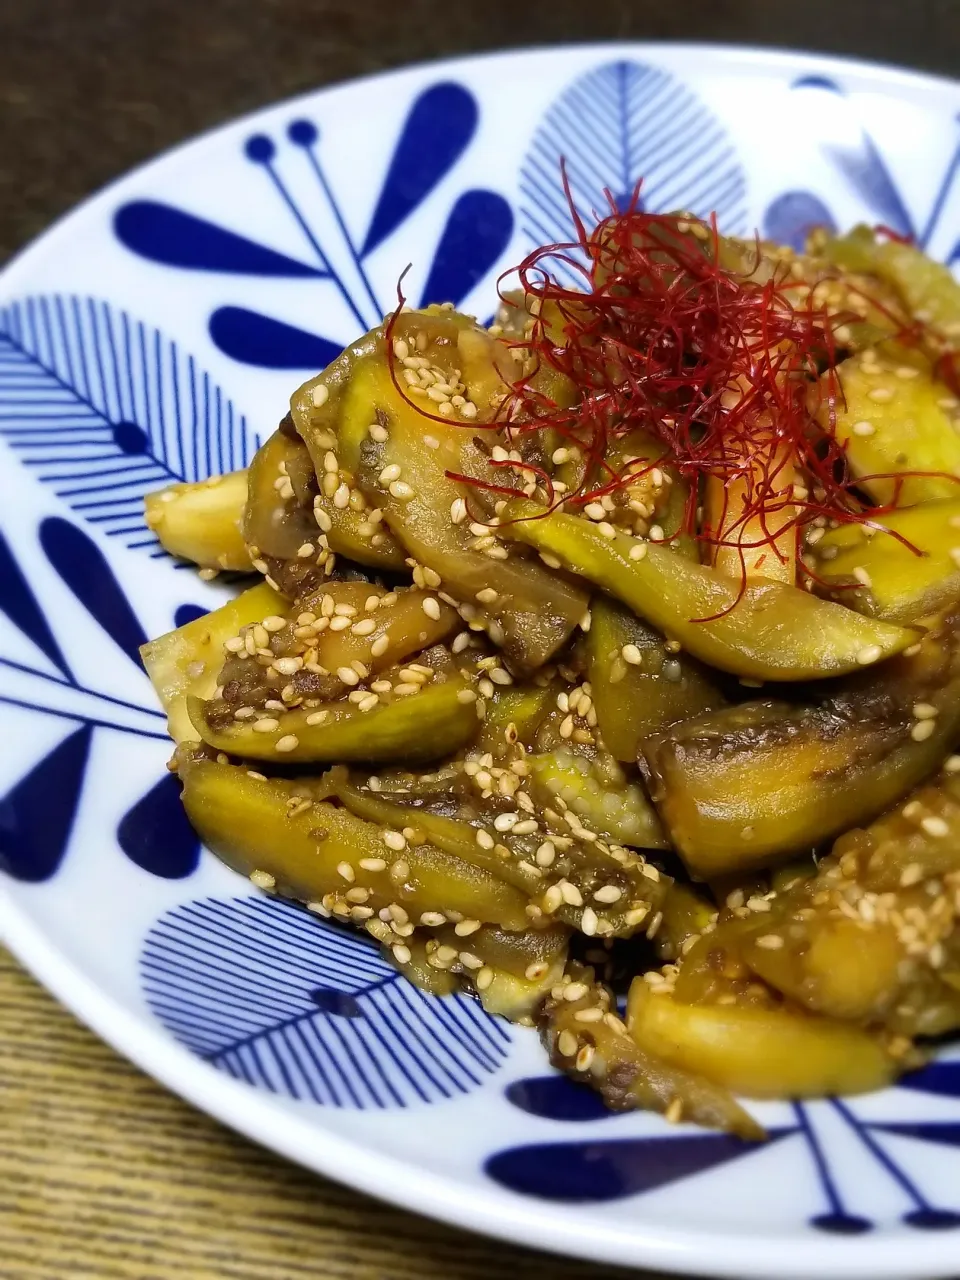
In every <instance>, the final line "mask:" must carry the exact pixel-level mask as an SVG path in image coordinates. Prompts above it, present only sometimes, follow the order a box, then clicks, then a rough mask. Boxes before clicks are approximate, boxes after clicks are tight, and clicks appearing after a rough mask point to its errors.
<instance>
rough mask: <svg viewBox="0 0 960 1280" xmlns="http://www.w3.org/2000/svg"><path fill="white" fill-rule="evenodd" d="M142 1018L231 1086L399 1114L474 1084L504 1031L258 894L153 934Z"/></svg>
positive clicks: (206, 907) (168, 920) (172, 916)
mask: <svg viewBox="0 0 960 1280" xmlns="http://www.w3.org/2000/svg"><path fill="white" fill-rule="evenodd" d="M140 966H141V976H142V980H143V987H144V992H145V995H146V998H147V1001H148V1003H149V1004H150V1007H151V1009H152V1010H153V1012H154V1013H155V1014H156V1016H157V1017H158V1018H159V1019H160V1021H161V1022H162V1023H163V1024H164V1025H165V1026H166V1027H167V1029H168V1030H169V1031H170V1032H171V1033H172V1034H173V1035H174V1036H175V1037H176V1038H177V1039H178V1040H179V1041H180V1042H181V1043H182V1044H184V1045H186V1046H187V1048H189V1049H191V1050H192V1051H193V1052H194V1053H196V1054H199V1055H200V1056H201V1057H203V1058H205V1059H206V1060H207V1061H208V1062H210V1063H212V1064H213V1065H214V1066H216V1067H219V1068H220V1069H221V1070H222V1071H225V1072H227V1073H228V1074H229V1075H232V1076H233V1077H234V1078H236V1079H238V1080H245V1081H246V1082H247V1083H248V1084H250V1085H255V1086H257V1087H260V1088H264V1089H268V1090H270V1091H272V1092H273V1093H278V1094H283V1095H285V1096H287V1097H291V1098H296V1099H305V1100H309V1101H313V1102H318V1103H323V1104H326V1105H329V1106H336V1107H360V1108H367V1107H376V1108H387V1107H405V1106H409V1105H412V1104H416V1103H429V1102H438V1101H441V1100H443V1099H447V1098H452V1097H456V1096H458V1095H462V1094H465V1093H468V1092H469V1091H470V1090H472V1089H475V1088H477V1087H478V1086H479V1085H480V1084H481V1083H482V1082H483V1079H484V1077H485V1076H486V1075H488V1074H490V1073H491V1072H494V1071H496V1070H497V1069H498V1067H499V1066H500V1065H501V1063H502V1062H503V1060H504V1058H505V1057H506V1054H507V1049H508V1046H509V1044H510V1033H509V1032H508V1031H507V1030H506V1029H505V1028H504V1026H503V1025H502V1024H501V1023H500V1022H499V1021H498V1020H497V1019H494V1018H491V1017H489V1016H488V1015H487V1014H486V1013H484V1012H483V1010H482V1008H481V1007H480V1006H479V1005H478V1004H477V1003H476V1002H475V1001H473V1000H470V999H468V998H467V997H466V996H463V995H457V996H452V997H447V998H445V999H437V998H435V997H432V996H427V995H424V994H423V993H421V992H420V991H418V990H417V989H416V988H415V987H413V986H412V985H411V984H410V983H409V982H407V981H406V980H405V979H403V978H401V977H400V975H399V974H398V973H397V972H396V970H395V969H393V968H392V966H390V965H388V964H387V962H386V961H385V960H383V959H382V958H381V956H380V955H379V953H378V952H377V951H376V950H375V949H374V948H373V947H372V946H371V945H370V944H369V943H368V942H367V941H365V940H364V939H362V938H360V937H358V936H357V935H355V934H351V933H347V932H346V931H344V930H342V929H341V928H340V927H339V926H334V925H328V924H325V923H323V922H321V921H319V920H317V919H316V918H314V917H312V916H310V915H308V914H307V912H305V911H303V910H301V909H300V908H297V907H294V906H291V905H290V904H289V903H284V902H282V901H280V900H278V899H273V898H266V897H254V898H249V897H248V898H233V899H229V900H226V901H224V900H220V899H215V898H208V899H204V900H203V901H200V902H194V903H190V904H187V905H185V906H179V907H177V908H175V909H174V910H173V911H170V912H168V913H167V915H165V916H163V917H162V918H161V919H160V920H158V921H157V923H156V924H155V925H154V926H153V928H152V929H151V930H150V933H149V935H148V936H147V939H146V942H145V944H144V948H143V952H142V955H141V961H140Z"/></svg>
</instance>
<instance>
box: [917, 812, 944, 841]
mask: <svg viewBox="0 0 960 1280" xmlns="http://www.w3.org/2000/svg"><path fill="white" fill-rule="evenodd" d="M920 826H921V828H922V829H923V830H924V831H925V832H926V833H927V835H928V836H934V837H937V838H941V837H943V836H948V835H949V834H950V827H949V826H948V825H947V823H946V822H945V821H944V819H943V818H937V817H930V818H923V819H922V820H921V822H920Z"/></svg>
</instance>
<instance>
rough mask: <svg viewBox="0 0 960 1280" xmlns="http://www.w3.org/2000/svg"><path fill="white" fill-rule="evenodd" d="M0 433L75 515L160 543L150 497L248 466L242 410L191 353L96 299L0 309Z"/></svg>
mask: <svg viewBox="0 0 960 1280" xmlns="http://www.w3.org/2000/svg"><path fill="white" fill-rule="evenodd" d="M0 435H2V436H3V437H4V438H5V439H6V440H7V442H8V443H9V444H10V445H11V446H12V447H13V448H14V449H15V450H17V452H18V453H19V454H20V457H21V460H22V461H23V463H24V464H25V465H26V466H27V467H29V468H31V470H33V471H34V473H35V474H36V476H37V477H38V479H40V480H41V481H43V482H45V483H46V484H49V485H50V486H51V487H52V489H53V490H54V492H55V493H56V494H57V496H58V497H59V498H61V499H63V501H65V502H66V503H67V504H68V505H69V506H70V507H71V508H72V509H73V510H74V511H75V512H76V513H77V514H78V515H79V516H81V517H82V518H83V519H84V520H87V521H88V522H90V523H91V524H95V525H97V526H98V527H99V528H100V529H102V530H103V531H104V532H105V533H107V534H110V535H112V536H114V537H118V538H120V539H121V540H122V541H123V542H124V543H125V544H126V545H127V546H130V547H144V548H147V549H150V550H152V551H154V552H155V553H156V554H162V552H161V551H160V547H159V543H158V542H157V539H156V538H155V537H154V535H153V534H152V533H151V532H150V530H149V529H148V528H147V526H146V524H145V522H144V518H143V496H144V494H145V493H149V492H150V491H151V490H153V489H157V488H160V487H161V486H163V485H165V484H169V483H170V482H171V481H175V480H202V479H205V478H206V477H207V476H209V475H212V474H215V473H218V472H221V471H232V470H234V469H235V468H238V467H243V466H246V464H247V462H249V460H250V458H251V456H252V455H253V452H254V450H255V448H256V441H255V439H254V437H253V433H252V432H250V431H248V428H247V422H246V419H245V418H244V417H243V415H242V414H240V413H238V412H237V411H236V410H235V409H234V407H233V405H232V403H231V402H230V401H229V400H227V399H226V397H225V396H224V395H223V394H222V392H221V391H220V389H219V388H218V387H217V386H216V385H215V384H213V383H212V382H211V380H210V378H209V377H208V376H207V374H205V373H203V372H201V371H200V370H199V369H198V368H197V367H196V364H195V362H194V359H193V357H192V356H189V355H185V354H184V353H183V352H181V351H180V349H179V348H178V347H177V345H176V343H174V342H170V341H168V340H167V339H165V338H164V337H163V336H162V335H161V334H160V332H159V331H158V330H156V329H151V328H148V327H147V326H146V325H144V324H143V323H141V322H139V321H135V320H132V319H131V318H130V316H129V315H128V314H127V312H125V311H119V310H117V309H115V308H113V307H111V306H109V305H108V304H107V303H106V302H98V301H96V300H94V299H93V298H77V297H63V296H60V295H50V296H43V297H31V298H25V299H21V300H20V301H17V302H13V303H11V304H10V305H8V306H6V307H4V308H2V309H0Z"/></svg>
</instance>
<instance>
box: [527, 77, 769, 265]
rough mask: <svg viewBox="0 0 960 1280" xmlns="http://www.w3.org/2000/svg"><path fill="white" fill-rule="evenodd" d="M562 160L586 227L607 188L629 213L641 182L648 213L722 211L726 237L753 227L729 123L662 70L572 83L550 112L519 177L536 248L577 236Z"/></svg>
mask: <svg viewBox="0 0 960 1280" xmlns="http://www.w3.org/2000/svg"><path fill="white" fill-rule="evenodd" d="M562 160H564V161H566V167H567V176H568V178H569V181H570V189H571V193H572V195H573V199H574V203H575V205H576V208H577V210H578V212H579V214H580V216H581V217H582V218H583V219H584V220H585V221H587V222H589V221H590V219H591V217H592V216H593V214H594V213H602V212H606V211H608V209H609V201H608V198H607V195H606V192H607V191H609V192H610V194H611V195H612V197H613V199H614V200H615V202H616V204H617V206H618V208H623V207H624V206H625V205H626V203H627V201H628V200H629V198H630V196H631V194H632V192H633V189H634V187H635V186H636V184H637V182H638V181H639V180H640V179H641V178H642V179H643V180H644V185H643V204H644V207H645V208H647V209H649V210H653V211H657V212H662V211H667V210H671V209H681V208H682V209H686V210H689V211H691V212H692V213H695V214H698V215H700V216H706V215H707V214H709V213H711V212H713V211H714V210H715V211H716V213H717V217H718V219H719V221H720V224H721V227H722V228H723V230H724V231H726V232H728V233H729V234H731V235H736V234H739V233H742V232H743V231H744V230H745V229H746V205H745V193H746V178H745V175H744V171H743V168H742V166H741V165H740V162H739V160H738V158H737V155H736V152H735V150H734V148H733V146H732V144H731V143H730V140H729V138H728V137H727V135H726V132H725V130H724V128H723V126H722V125H721V124H720V122H719V121H718V120H716V119H715V118H714V116H713V115H712V114H711V112H710V111H709V110H708V109H707V108H706V107H705V106H703V104H702V103H701V102H700V101H699V99H698V98H696V97H695V96H694V94H693V93H691V91H690V90H689V89H687V88H686V86H685V85H683V84H681V83H680V82H679V81H678V80H675V79H674V77H673V76H672V75H670V74H669V73H668V72H666V71H662V70H660V69H659V68H657V67H652V66H647V65H646V64H644V63H640V62H628V61H617V62H609V63H606V64H604V65H603V66H600V67H597V68H596V69H595V70H594V71H590V72H588V73H587V74H586V75H584V76H582V77H580V79H578V80H576V81H574V83H573V84H571V85H570V87H569V88H568V89H566V90H565V91H564V93H563V94H562V95H561V96H560V97H559V98H558V99H557V101H556V102H555V103H554V104H553V106H551V107H550V108H549V110H548V111H547V113H546V115H545V116H544V118H543V120H542V122H541V124H540V126H539V128H538V129H537V131H536V133H535V135H534V138H533V142H532V143H531V146H530V150H529V151H528V152H527V156H526V159H525V160H524V162H523V166H522V169H521V174H520V191H521V195H522V201H523V203H522V208H521V225H522V229H523V232H524V235H525V237H526V239H527V241H528V242H529V244H530V245H531V247H535V246H537V245H543V244H555V243H559V244H563V243H566V242H569V241H572V240H574V239H575V228H574V224H573V219H572V217H571V214H570V209H569V207H568V205H567V200H566V196H565V195H564V192H563V187H562V185H561V178H560V163H561V161H562ZM556 269H557V270H558V271H562V270H563V268H561V267H560V266H559V265H558V266H557V268H556ZM564 274H567V273H566V272H564ZM569 274H570V275H571V278H575V277H574V276H573V273H569Z"/></svg>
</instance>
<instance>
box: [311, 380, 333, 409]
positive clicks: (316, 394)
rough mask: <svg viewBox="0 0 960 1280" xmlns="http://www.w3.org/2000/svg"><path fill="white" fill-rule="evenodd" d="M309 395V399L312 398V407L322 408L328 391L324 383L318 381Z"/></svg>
mask: <svg viewBox="0 0 960 1280" xmlns="http://www.w3.org/2000/svg"><path fill="white" fill-rule="evenodd" d="M310 396H311V399H312V400H313V407H314V408H315V409H322V408H323V406H324V405H325V404H326V403H327V400H328V398H329V396H330V391H329V389H328V388H327V386H326V385H325V384H324V383H322V382H318V383H317V385H316V386H315V387H314V388H313V390H312V391H311V393H310Z"/></svg>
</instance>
